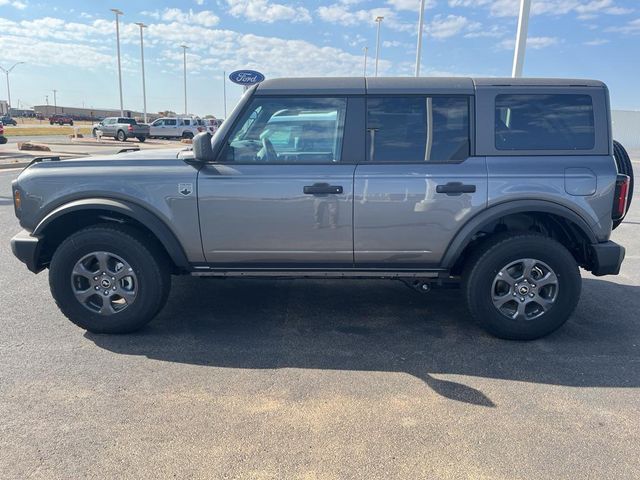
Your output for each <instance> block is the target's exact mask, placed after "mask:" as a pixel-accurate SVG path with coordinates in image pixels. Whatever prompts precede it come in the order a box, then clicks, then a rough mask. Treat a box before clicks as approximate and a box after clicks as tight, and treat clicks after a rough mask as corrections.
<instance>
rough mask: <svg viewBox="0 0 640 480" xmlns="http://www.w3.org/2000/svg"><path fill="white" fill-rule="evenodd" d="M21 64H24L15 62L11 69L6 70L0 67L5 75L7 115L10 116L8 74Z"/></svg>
mask: <svg viewBox="0 0 640 480" xmlns="http://www.w3.org/2000/svg"><path fill="white" fill-rule="evenodd" d="M23 63H25V62H16V63H14V64H13V65H12V66H11V68H7V69H5V68H2V67H0V70H2V71H3V72H4V73H5V74H6V75H7V105H8V108H7V110H8V111H7V115H11V88H10V87H9V74H10V73H11V70H13V69H14V68H16V67H17V66H18V65H22V64H23Z"/></svg>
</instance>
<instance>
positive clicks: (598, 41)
mask: <svg viewBox="0 0 640 480" xmlns="http://www.w3.org/2000/svg"><path fill="white" fill-rule="evenodd" d="M607 43H609V40H607V39H606V38H595V39H593V40H589V41H588V42H584V44H585V45H589V46H591V47H595V46H599V45H605V44H607Z"/></svg>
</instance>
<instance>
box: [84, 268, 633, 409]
mask: <svg viewBox="0 0 640 480" xmlns="http://www.w3.org/2000/svg"><path fill="white" fill-rule="evenodd" d="M639 293H640V287H635V286H628V285H620V284H616V283H613V282H609V281H604V280H599V279H591V278H587V279H584V283H583V294H582V299H581V301H580V304H579V306H578V309H577V310H576V312H575V314H574V315H573V317H572V318H571V319H570V320H569V322H568V323H567V324H566V325H565V326H564V327H563V328H562V329H560V330H559V331H558V332H556V333H554V334H552V335H550V336H548V337H546V338H544V339H541V340H537V341H533V342H513V341H504V340H499V339H496V338H493V337H491V336H489V335H487V334H486V333H484V332H483V331H482V330H481V329H480V328H479V327H478V326H477V325H475V323H473V322H472V321H471V320H470V318H469V314H468V313H467V311H466V309H465V307H464V303H463V299H462V295H461V293H460V292H459V291H456V290H449V291H434V292H432V293H430V294H426V295H425V294H420V293H418V292H415V291H413V290H410V289H408V288H407V287H405V286H404V285H402V284H400V283H399V282H392V281H376V280H371V281H369V280H367V281H362V280H360V281H351V280H341V281H328V280H318V281H316V280H202V279H197V278H190V277H180V278H175V279H174V288H173V292H172V295H171V297H170V299H169V302H168V304H167V306H166V308H165V309H164V311H163V312H162V313H161V314H160V315H159V316H158V318H156V319H155V320H154V321H153V322H152V323H151V324H150V325H149V326H148V327H146V328H145V329H143V330H142V331H140V332H138V333H136V334H132V335H124V336H114V335H95V334H91V333H87V334H86V337H87V338H89V339H90V340H92V341H93V342H95V344H96V345H98V346H99V347H101V348H104V349H107V350H109V351H112V352H115V353H119V354H127V355H144V356H146V357H148V358H152V359H157V360H164V361H168V362H181V363H187V364H194V365H208V366H215V367H228V368H247V369H277V368H300V369H332V370H348V371H353V370H359V371H376V372H403V373H408V374H410V375H413V376H415V377H417V378H419V379H421V380H423V381H424V382H425V384H426V385H428V386H429V387H430V388H432V389H433V390H434V391H435V392H436V393H438V394H440V395H441V396H443V397H445V398H448V399H451V400H455V401H459V402H465V403H468V404H473V405H479V406H485V407H496V406H497V405H496V404H495V403H494V402H493V401H492V400H491V399H490V398H488V396H487V395H485V394H484V393H483V392H481V391H480V390H478V389H476V388H473V387H471V386H468V385H465V384H464V383H462V382H461V381H458V380H459V379H457V378H456V381H453V380H451V379H441V378H438V376H440V375H456V376H472V377H483V378H491V379H500V380H515V381H519V382H533V383H544V384H551V385H562V386H576V387H639V386H640V368H637V367H638V365H639V363H638V360H639V359H640V324H639V323H638V322H636V320H635V319H636V318H637V315H638V313H637V312H638V311H640V295H639Z"/></svg>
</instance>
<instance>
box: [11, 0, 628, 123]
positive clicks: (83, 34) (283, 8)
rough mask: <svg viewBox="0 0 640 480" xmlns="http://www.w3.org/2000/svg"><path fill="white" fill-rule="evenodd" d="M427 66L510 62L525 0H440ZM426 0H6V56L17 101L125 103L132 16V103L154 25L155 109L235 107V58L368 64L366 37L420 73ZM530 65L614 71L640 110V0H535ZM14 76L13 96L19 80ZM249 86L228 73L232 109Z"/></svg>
mask: <svg viewBox="0 0 640 480" xmlns="http://www.w3.org/2000/svg"><path fill="white" fill-rule="evenodd" d="M426 3H427V9H426V11H425V29H424V36H423V38H424V41H423V54H422V75H424V76H449V75H454V76H459V75H462V76H509V75H510V74H511V65H512V61H513V48H514V39H515V32H516V28H517V14H518V7H519V3H520V0H427V1H426ZM419 4H420V0H180V1H174V0H154V1H143V0H126V1H120V0H110V1H106V2H105V1H100V0H83V1H81V0H75V1H74V0H49V1H46V2H45V1H42V0H40V1H39V0H0V31H1V32H2V33H1V35H0V66H2V67H4V68H8V67H10V66H11V65H13V64H14V63H15V62H19V61H21V62H26V63H24V64H21V65H18V66H16V67H15V69H14V70H13V71H12V72H11V75H10V81H11V99H12V103H13V106H14V107H18V102H19V106H20V107H22V108H30V107H32V106H33V105H41V104H44V103H45V97H46V96H48V99H49V102H50V103H51V104H52V103H53V90H54V89H56V90H57V104H58V105H64V106H77V107H81V106H85V107H93V108H118V106H119V96H118V77H117V63H116V41H115V38H116V35H115V21H114V14H113V13H112V12H111V11H110V8H119V9H120V10H122V11H123V12H124V15H123V16H122V17H120V19H121V20H120V34H121V49H122V75H123V80H122V81H123V92H124V93H123V95H124V104H125V109H131V110H138V111H142V79H141V69H140V66H141V64H140V33H139V32H140V31H139V27H138V26H137V25H136V24H135V23H136V22H143V23H145V24H146V25H147V26H148V27H147V28H145V30H144V35H145V70H146V85H147V110H148V111H149V112H158V111H164V110H173V111H176V112H182V110H184V108H183V105H184V98H183V84H182V81H183V77H182V72H183V70H182V49H181V48H180V45H181V44H183V43H184V44H185V45H187V46H188V47H189V50H188V54H187V82H188V109H189V113H193V114H197V115H205V114H214V115H216V116H217V117H224V103H223V81H222V79H223V71H226V72H227V74H228V73H229V72H231V71H233V70H237V69H245V68H250V69H256V70H259V71H260V72H262V73H263V74H264V75H265V76H266V77H267V78H274V77H286V76H298V77H299V76H358V75H362V74H363V68H364V53H363V49H364V48H365V47H368V48H369V62H368V64H369V68H368V74H369V75H373V71H374V70H373V68H374V66H373V63H374V57H375V44H376V23H375V21H374V18H375V17H376V16H378V15H380V16H384V20H383V22H382V26H381V46H380V64H379V74H380V75H384V76H409V75H413V74H414V68H415V56H416V42H417V30H418V26H417V24H418V11H419ZM524 75H525V76H532V77H569V78H594V79H598V80H603V81H605V82H606V83H607V84H608V85H609V88H610V91H611V99H612V106H613V107H614V108H618V109H633V110H640V91H639V89H638V86H639V85H640V81H639V79H640V1H639V0H532V15H531V21H530V26H529V42H528V48H527V54H526V59H525V65H524ZM3 83H4V82H0V99H6V87H4V85H3ZM240 95H241V88H240V87H236V86H233V85H231V84H228V86H227V98H228V110H229V111H230V110H231V108H232V107H233V105H234V104H235V103H236V102H237V100H238V98H239V97H240Z"/></svg>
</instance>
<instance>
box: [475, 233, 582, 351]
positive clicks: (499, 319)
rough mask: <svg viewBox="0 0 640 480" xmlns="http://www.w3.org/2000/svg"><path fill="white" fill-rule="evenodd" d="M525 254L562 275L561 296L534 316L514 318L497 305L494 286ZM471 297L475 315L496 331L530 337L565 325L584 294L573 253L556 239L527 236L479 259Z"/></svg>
mask: <svg viewBox="0 0 640 480" xmlns="http://www.w3.org/2000/svg"><path fill="white" fill-rule="evenodd" d="M523 258H533V259H535V260H539V261H541V262H544V263H546V264H547V265H548V266H549V267H550V268H551V269H552V270H553V271H554V273H555V274H556V276H557V277H558V296H557V298H556V301H555V303H554V305H553V306H552V307H551V309H550V310H549V311H548V312H546V313H544V314H543V315H542V316H541V317H538V318H536V319H533V320H529V321H525V320H513V319H510V318H508V317H507V316H505V315H503V314H502V313H500V312H499V311H498V310H497V309H496V307H495V306H494V305H493V301H492V299H491V298H492V288H493V282H494V280H495V277H496V275H497V274H498V272H499V271H500V270H501V269H502V268H504V267H505V266H507V265H508V264H510V263H512V262H514V261H517V260H519V259H523ZM466 289H467V299H468V301H469V307H470V310H471V311H472V313H474V316H475V317H477V319H478V320H479V321H480V323H481V324H482V325H483V326H484V327H485V328H486V329H487V330H488V331H489V332H490V333H492V334H494V335H496V336H499V337H501V338H508V339H516V340H530V339H534V338H538V337H541V336H544V335H547V334H549V333H551V332H553V331H554V330H556V329H558V328H559V327H560V326H562V325H563V324H564V323H565V322H566V320H567V319H568V317H569V316H570V315H571V313H572V312H573V310H574V309H575V307H576V305H577V302H578V299H579V297H580V290H581V279H580V273H579V270H578V266H577V264H576V261H575V259H574V258H573V256H572V255H571V254H570V253H569V252H568V251H567V250H566V248H565V247H564V246H562V245H561V244H559V243H558V242H555V241H554V240H551V239H548V238H544V237H536V236H527V237H521V238H514V239H513V240H512V241H509V240H507V241H505V242H502V243H501V244H500V246H499V248H492V249H489V250H488V251H487V252H486V254H485V255H483V256H482V257H481V258H480V259H479V264H478V265H477V266H476V267H475V268H474V269H473V272H472V274H471V277H470V278H469V279H468V282H467V285H466Z"/></svg>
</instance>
